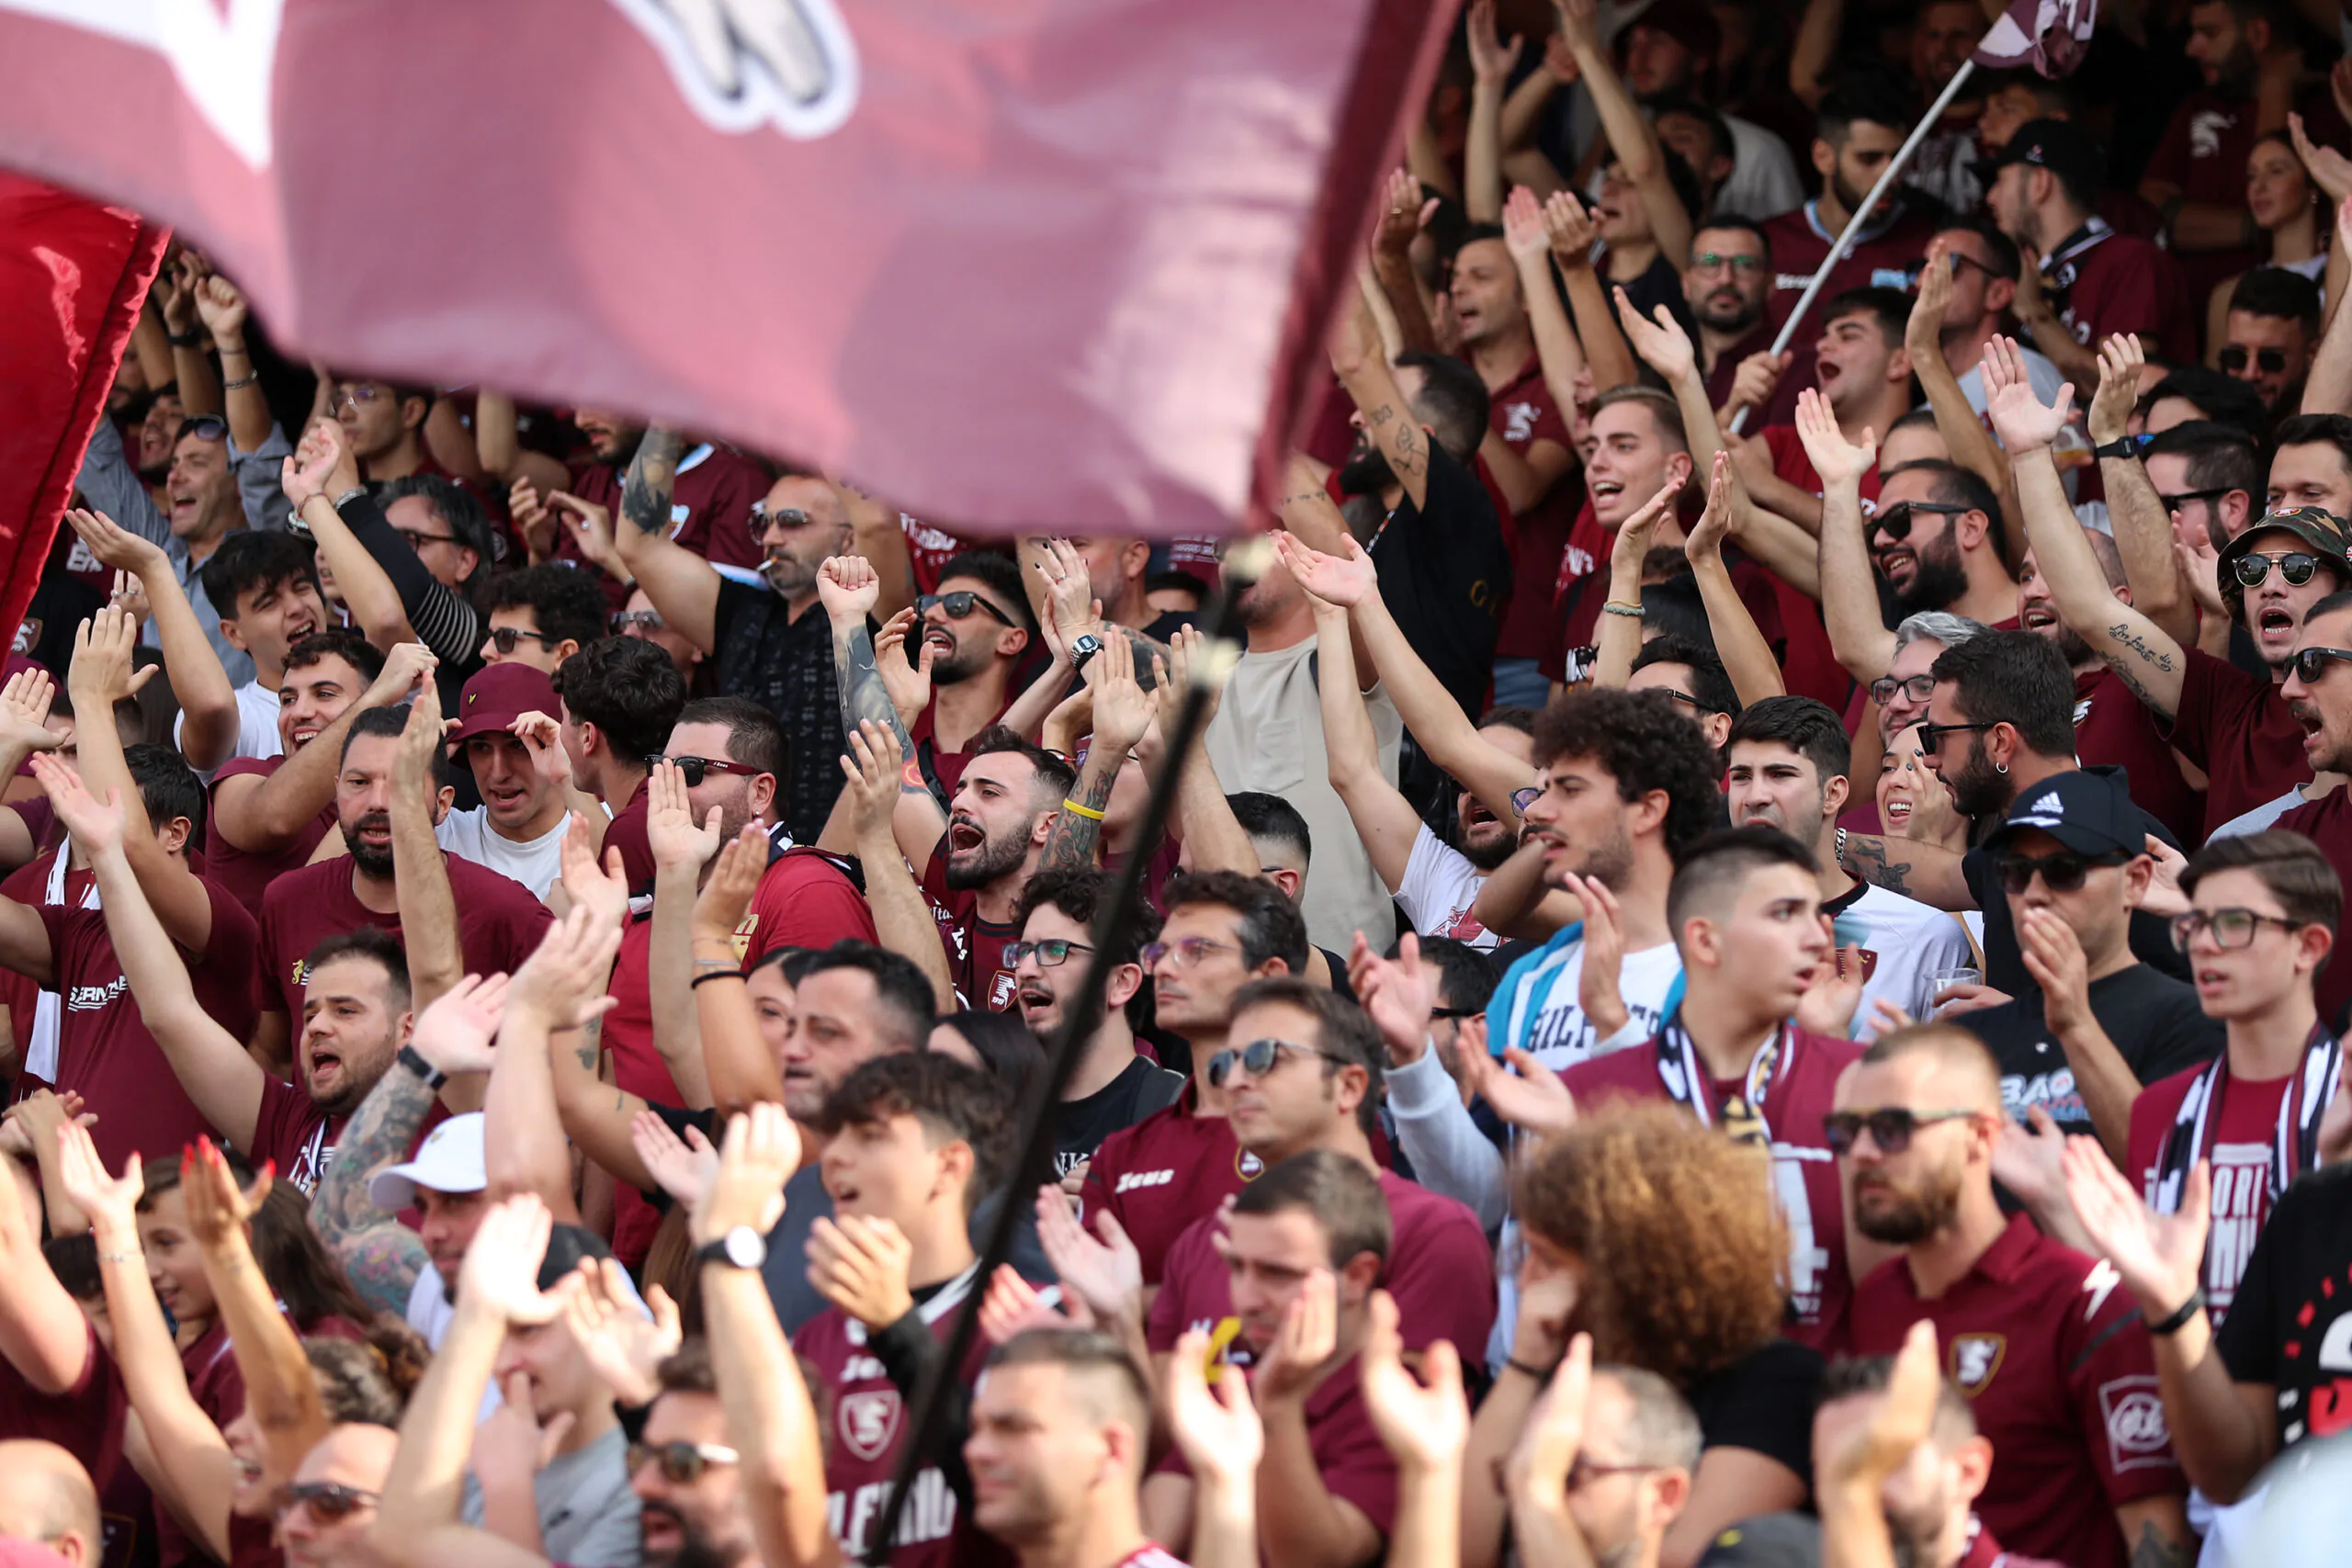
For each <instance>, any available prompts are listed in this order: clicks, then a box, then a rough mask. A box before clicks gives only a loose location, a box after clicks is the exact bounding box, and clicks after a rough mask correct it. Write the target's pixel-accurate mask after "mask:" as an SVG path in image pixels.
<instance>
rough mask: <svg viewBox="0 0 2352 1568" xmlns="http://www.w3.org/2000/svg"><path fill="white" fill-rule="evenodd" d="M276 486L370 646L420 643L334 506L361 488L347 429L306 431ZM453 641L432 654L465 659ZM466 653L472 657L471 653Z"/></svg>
mask: <svg viewBox="0 0 2352 1568" xmlns="http://www.w3.org/2000/svg"><path fill="white" fill-rule="evenodd" d="M278 482H279V484H280V486H281V487H283V489H284V490H285V491H286V501H287V503H288V505H290V506H291V507H293V509H294V515H295V516H296V517H298V518H300V519H301V522H302V525H303V526H304V527H306V528H308V529H310V531H311V538H313V539H314V540H316V541H317V542H318V547H319V558H320V559H322V561H324V562H325V563H326V567H327V570H330V571H332V572H334V581H335V588H336V590H337V591H338V592H341V593H342V595H343V602H344V606H345V608H346V609H348V610H349V611H350V612H351V618H352V619H353V620H354V621H355V622H356V623H357V624H358V626H359V629H360V631H361V632H363V633H364V634H366V636H367V637H368V641H369V642H372V643H374V644H375V645H376V646H377V647H379V648H381V649H387V650H389V649H390V648H391V647H392V645H393V644H395V643H400V642H405V641H408V640H409V639H411V638H412V637H418V636H419V635H420V633H419V631H417V630H414V629H412V620H411V615H410V612H409V607H408V605H407V604H406V603H405V602H404V596H403V595H402V594H401V590H400V586H399V584H398V583H396V582H395V581H393V579H392V576H391V574H390V570H388V569H387V568H386V566H385V564H384V563H383V562H381V561H379V560H378V559H377V558H375V556H374V555H372V554H370V553H369V551H368V547H367V546H366V545H364V544H362V543H360V541H359V538H358V536H357V535H356V533H354V532H353V530H352V525H350V523H348V522H347V521H345V518H344V515H343V513H342V511H341V509H339V508H338V507H337V506H336V505H335V499H336V498H337V497H338V496H344V495H349V494H350V493H351V492H352V491H354V490H356V489H358V488H359V462H358V459H357V458H356V457H353V456H352V455H351V453H350V451H349V449H348V448H347V447H346V446H345V445H344V440H343V426H342V425H340V424H338V423H336V422H335V421H334V420H333V419H322V420H319V421H318V422H316V423H313V424H312V425H311V428H310V429H308V430H306V431H304V432H303V433H302V440H301V443H300V445H299V446H296V447H295V449H294V452H293V455H292V456H291V457H288V458H287V459H286V461H285V463H284V464H283V465H282V466H281V474H280V477H279V480H278ZM371 508H372V503H371ZM379 520H380V513H379ZM394 537H395V538H396V539H397V538H398V537H399V536H397V535H395V536H394ZM399 542H400V546H401V548H402V549H403V550H408V541H407V540H405V539H401V540H400V541H399ZM408 554H409V559H410V562H411V563H412V564H413V565H414V566H415V567H416V570H418V571H424V563H423V562H421V561H417V560H416V552H415V551H414V550H408ZM425 578H426V580H427V581H431V578H432V574H431V573H429V572H426V573H425ZM439 586H440V585H439V584H438V583H435V587H439ZM443 592H445V593H446V592H447V590H446V589H444V590H443ZM445 613H446V606H445ZM428 640H429V639H428ZM449 640H450V639H448V638H447V637H444V638H443V639H442V642H443V645H444V646H441V647H437V648H435V649H434V651H435V652H436V653H439V654H441V655H442V656H443V657H445V658H458V657H462V655H460V654H453V653H452V652H451V651H450V649H449V647H448V646H447V644H448V642H449ZM464 651H465V653H471V652H472V651H473V649H465V650H464Z"/></svg>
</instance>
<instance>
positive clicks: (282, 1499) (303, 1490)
mask: <svg viewBox="0 0 2352 1568" xmlns="http://www.w3.org/2000/svg"><path fill="white" fill-rule="evenodd" d="M382 1500H383V1499H382V1497H381V1496H380V1495H379V1494H377V1493H374V1492H362V1491H361V1490H359V1488H358V1487H356V1486H345V1484H343V1483H341V1482H339V1481H297V1482H291V1483H288V1484H287V1485H284V1486H281V1487H279V1488H278V1489H277V1495H276V1496H275V1497H273V1498H271V1499H270V1509H271V1511H272V1512H273V1513H276V1514H277V1515H279V1516H281V1517H282V1516H284V1515H287V1514H289V1513H292V1512H293V1511H294V1506H295V1505H296V1504H298V1503H299V1504H302V1505H305V1506H308V1507H309V1508H310V1510H311V1517H312V1518H314V1519H317V1520H318V1521H319V1522H320V1523H321V1524H322V1525H331V1524H333V1523H334V1522H335V1521H336V1520H337V1519H347V1518H349V1517H351V1516H352V1515H354V1514H356V1513H357V1512H358V1511H359V1510H360V1509H362V1508H372V1507H374V1506H376V1505H377V1504H378V1503H379V1502H381V1501H382Z"/></svg>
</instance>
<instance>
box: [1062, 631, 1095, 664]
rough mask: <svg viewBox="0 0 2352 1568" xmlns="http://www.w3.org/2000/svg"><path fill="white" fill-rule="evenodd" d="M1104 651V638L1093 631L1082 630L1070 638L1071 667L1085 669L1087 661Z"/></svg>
mask: <svg viewBox="0 0 2352 1568" xmlns="http://www.w3.org/2000/svg"><path fill="white" fill-rule="evenodd" d="M1102 651H1103V639H1102V638H1101V637H1096V636H1095V635H1094V634H1093V633H1092V632H1080V633H1079V634H1078V636H1076V637H1072V638H1071V639H1070V645H1069V667H1070V668H1071V669H1073V670H1078V671H1083V670H1084V669H1085V668H1086V661H1087V660H1090V659H1091V658H1093V657H1094V656H1095V655H1096V654H1098V653H1100V652H1102Z"/></svg>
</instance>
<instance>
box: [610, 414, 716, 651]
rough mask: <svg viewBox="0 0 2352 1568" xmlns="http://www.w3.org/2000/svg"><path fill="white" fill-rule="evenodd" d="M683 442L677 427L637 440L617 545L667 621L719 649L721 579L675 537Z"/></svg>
mask: <svg viewBox="0 0 2352 1568" xmlns="http://www.w3.org/2000/svg"><path fill="white" fill-rule="evenodd" d="M683 448H684V439H683V438H682V437H681V436H680V435H679V434H678V433H677V432H676V431H674V430H662V429H660V428H658V427H657V428H654V429H651V430H648V431H647V432H646V433H645V435H644V438H643V439H641V440H640V441H639V442H638V444H637V456H636V457H632V458H630V459H629V465H628V477H627V478H625V479H623V480H622V481H621V516H622V517H623V518H625V519H626V520H627V522H628V526H626V527H623V526H620V525H615V526H614V528H613V547H614V548H615V549H616V550H618V551H619V552H620V558H621V565H622V566H623V567H624V568H626V569H627V570H628V574H629V575H630V576H632V577H634V578H636V579H637V585H638V586H639V588H642V589H644V590H645V596H646V597H647V598H648V599H650V600H652V601H653V607H654V608H655V609H657V610H659V611H661V612H662V620H664V621H665V622H667V623H668V624H669V625H671V626H675V627H676V628H677V629H678V630H679V631H681V632H684V634H685V635H686V637H687V638H688V639H689V640H690V641H692V642H693V643H694V645H695V647H696V648H698V649H702V650H703V651H704V652H705V653H715V652H717V651H718V585H719V583H720V581H722V579H721V578H720V577H719V575H718V571H717V570H715V569H714V568H713V567H712V566H711V564H710V563H709V562H708V561H707V560H705V559H703V558H702V557H700V556H698V555H696V554H695V553H694V552H693V551H692V550H689V549H686V548H684V547H681V546H680V545H678V544H677V543H676V542H675V541H674V540H673V539H672V538H671V537H670V487H671V484H672V483H673V481H674V480H675V479H677V476H678V454H679V452H680V451H681V450H682V449H683Z"/></svg>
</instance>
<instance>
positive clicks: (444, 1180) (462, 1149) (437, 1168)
mask: <svg viewBox="0 0 2352 1568" xmlns="http://www.w3.org/2000/svg"><path fill="white" fill-rule="evenodd" d="M481 1140H482V1114H481V1111H467V1112H466V1113H465V1114H464V1115H463V1116H452V1117H450V1118H449V1119H448V1120H447V1122H442V1123H441V1125H439V1126H438V1127H435V1128H434V1129H433V1131H432V1132H431V1133H429V1134H426V1135H425V1139H424V1143H423V1144H421V1145H418V1147H417V1151H416V1157H415V1158H414V1159H413V1160H410V1161H409V1162H407V1163H406V1164H405V1165H388V1166H386V1167H385V1168H383V1169H381V1170H379V1171H378V1172H377V1173H376V1174H375V1175H374V1176H372V1177H370V1178H369V1179H368V1200H369V1201H371V1202H373V1203H374V1204H375V1205H376V1207H378V1208H379V1209H384V1210H400V1209H405V1208H407V1207H408V1206H409V1205H410V1204H411V1203H413V1202H415V1201H416V1190H417V1189H418V1188H420V1187H426V1188H430V1189H432V1190H434V1191H435V1192H479V1191H481V1190H482V1189H483V1188H485V1187H488V1186H489V1185H490V1171H489V1168H488V1167H487V1165H486V1164H485V1163H484V1160H483V1156H482V1147H481Z"/></svg>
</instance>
